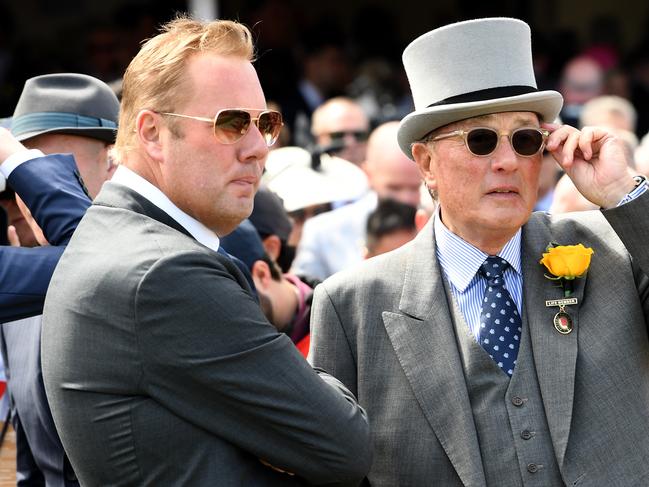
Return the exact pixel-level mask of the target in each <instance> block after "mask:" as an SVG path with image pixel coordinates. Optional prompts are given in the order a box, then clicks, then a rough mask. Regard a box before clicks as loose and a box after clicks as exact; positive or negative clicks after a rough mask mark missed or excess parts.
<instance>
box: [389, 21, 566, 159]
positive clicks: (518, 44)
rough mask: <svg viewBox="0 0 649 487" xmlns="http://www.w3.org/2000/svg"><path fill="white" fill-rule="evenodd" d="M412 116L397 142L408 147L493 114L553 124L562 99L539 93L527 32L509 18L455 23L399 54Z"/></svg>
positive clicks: (406, 149)
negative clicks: (535, 116)
mask: <svg viewBox="0 0 649 487" xmlns="http://www.w3.org/2000/svg"><path fill="white" fill-rule="evenodd" d="M403 65H404V67H405V70H406V74H407V75H408V81H409V82H410V89H411V91H412V97H413V101H414V104H415V111H414V112H412V113H410V114H408V115H407V116H406V117H404V118H403V120H402V121H401V124H400V126H399V132H398V134H397V138H398V141H399V146H400V147H401V150H402V151H403V152H404V153H405V154H406V155H407V156H408V157H410V158H412V153H411V145H412V143H413V142H416V141H418V140H421V139H422V138H423V137H424V136H425V135H426V134H428V133H429V132H431V131H432V130H435V129H436V128H439V127H442V126H444V125H447V124H449V123H452V122H457V121H459V120H464V119H467V118H471V117H477V116H480V115H487V114H490V113H498V112H518V111H522V112H535V113H537V114H538V115H539V116H540V117H541V119H542V120H544V121H546V122H552V121H553V120H554V119H555V118H556V117H557V115H558V114H559V111H560V110H561V106H562V105H563V97H562V96H561V94H560V93H558V92H556V91H552V90H548V91H539V90H538V89H537V86H536V80H535V79H534V69H533V67H532V43H531V32H530V27H529V26H528V25H527V24H526V23H525V22H523V21H521V20H517V19H509V18H488V19H477V20H469V21H465V22H458V23H456V24H450V25H446V26H444V27H440V28H439V29H435V30H433V31H430V32H428V33H426V34H424V35H422V36H420V37H418V38H417V39H415V40H414V41H412V42H411V43H410V45H408V47H406V49H405V50H404V51H403Z"/></svg>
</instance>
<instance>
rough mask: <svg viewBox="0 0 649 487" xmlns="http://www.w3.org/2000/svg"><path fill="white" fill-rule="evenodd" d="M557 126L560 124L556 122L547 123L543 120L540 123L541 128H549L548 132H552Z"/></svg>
mask: <svg viewBox="0 0 649 487" xmlns="http://www.w3.org/2000/svg"><path fill="white" fill-rule="evenodd" d="M559 127H561V125H560V124H558V123H548V122H543V123H542V124H541V128H542V129H545V130H549V131H550V132H554V131H555V130H557V129H558V128H559Z"/></svg>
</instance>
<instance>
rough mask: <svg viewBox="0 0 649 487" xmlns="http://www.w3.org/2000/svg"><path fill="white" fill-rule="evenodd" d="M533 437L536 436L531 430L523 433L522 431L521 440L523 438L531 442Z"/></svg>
mask: <svg viewBox="0 0 649 487" xmlns="http://www.w3.org/2000/svg"><path fill="white" fill-rule="evenodd" d="M532 436H534V435H533V434H532V432H531V431H529V430H523V431H521V438H523V439H524V440H529V439H531V438H532Z"/></svg>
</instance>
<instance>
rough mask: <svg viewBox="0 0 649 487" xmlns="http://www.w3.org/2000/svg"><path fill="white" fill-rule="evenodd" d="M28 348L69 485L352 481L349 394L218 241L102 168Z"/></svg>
mask: <svg viewBox="0 0 649 487" xmlns="http://www.w3.org/2000/svg"><path fill="white" fill-rule="evenodd" d="M42 362H43V375H44V382H45V387H46V391H47V395H48V398H49V400H50V405H51V409H52V415H53V417H54V421H55V424H56V427H57V430H58V431H59V434H60V436H61V440H62V442H63V445H64V447H65V449H66V451H67V453H68V456H69V458H70V461H71V463H72V466H73V467H74V470H75V472H76V473H77V476H78V477H79V480H80V482H81V483H82V485H88V486H94V485H97V486H106V485H136V486H143V485H192V486H193V485H218V486H229V485H237V486H239V485H242V486H243V485H246V486H248V485H255V486H264V485H269V486H270V485H273V486H275V485H303V484H305V483H307V482H309V483H313V484H327V483H340V484H349V485H354V484H357V483H358V482H359V481H360V480H361V479H362V477H363V476H364V475H365V473H366V472H367V471H368V470H369V466H370V463H371V448H370V445H369V426H368V423H367V418H366V416H365V413H364V412H363V410H362V409H361V408H360V407H358V405H357V404H356V401H355V399H354V398H353V396H352V395H351V394H349V392H348V391H347V390H346V389H345V388H344V387H343V386H342V385H341V384H340V383H339V382H338V381H337V380H336V379H333V378H332V377H330V376H327V375H326V374H321V375H318V373H316V372H315V371H314V370H313V369H312V368H311V367H310V366H309V365H308V364H307V363H306V361H305V360H304V359H303V358H302V357H301V355H300V353H299V352H298V351H297V349H295V347H294V346H293V344H292V343H291V341H290V339H289V338H288V337H287V336H286V335H284V334H281V333H278V332H277V331H276V330H275V328H273V327H272V326H271V325H270V324H269V323H268V322H267V321H266V319H265V318H264V316H263V314H262V313H261V311H260V309H259V306H258V305H257V303H256V302H255V300H254V299H253V298H252V296H251V294H250V291H249V288H248V285H247V283H246V282H245V280H244V278H243V277H242V275H241V273H240V272H239V271H238V269H237V268H236V266H235V265H234V264H233V263H232V261H231V260H230V259H229V258H228V257H227V256H223V255H220V254H217V253H216V252H214V251H212V250H211V249H209V248H207V247H205V246H203V245H201V244H200V243H198V242H197V241H196V240H194V239H193V238H192V237H191V236H190V235H189V234H187V232H186V231H185V230H184V229H183V228H182V227H181V226H180V225H179V224H178V223H177V222H175V221H174V220H173V219H171V218H170V217H169V216H168V215H167V214H166V213H164V212H163V211H161V210H160V209H158V208H157V207H155V206H154V205H152V204H151V203H150V202H148V201H147V200H146V199H144V198H142V197H141V196H139V195H138V194H136V193H135V192H133V191H131V190H129V189H127V188H125V187H123V186H120V185H118V184H115V183H110V182H109V183H106V184H105V185H104V187H103V189H102V191H101V193H100V194H99V195H98V197H97V198H96V200H95V202H94V204H93V205H92V207H91V208H90V209H89V210H88V212H87V213H86V215H85V217H84V218H83V220H82V221H81V224H80V225H79V227H78V228H77V231H76V232H75V234H74V236H73V237H72V240H71V241H70V244H69V245H68V247H67V249H66V251H65V253H64V254H63V257H62V258H61V261H60V264H59V266H58V267H57V269H56V271H55V273H54V276H53V278H52V283H51V284H50V288H49V291H48V295H47V298H46V303H45V311H44V317H43V337H42ZM260 459H263V460H265V461H267V462H269V463H271V464H272V465H274V466H275V467H278V468H280V469H283V470H286V471H290V472H293V473H295V474H296V475H295V476H289V475H286V474H284V473H278V472H276V471H274V470H272V469H271V468H269V467H266V466H264V465H263V464H262V463H261V462H260Z"/></svg>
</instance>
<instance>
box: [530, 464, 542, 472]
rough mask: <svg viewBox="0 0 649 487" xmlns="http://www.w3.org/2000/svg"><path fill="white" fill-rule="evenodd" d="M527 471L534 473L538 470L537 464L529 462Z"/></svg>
mask: <svg viewBox="0 0 649 487" xmlns="http://www.w3.org/2000/svg"><path fill="white" fill-rule="evenodd" d="M527 471H528V472H529V473H536V472H538V471H539V466H538V465H537V464H536V463H530V464H529V465H528V466H527Z"/></svg>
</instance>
